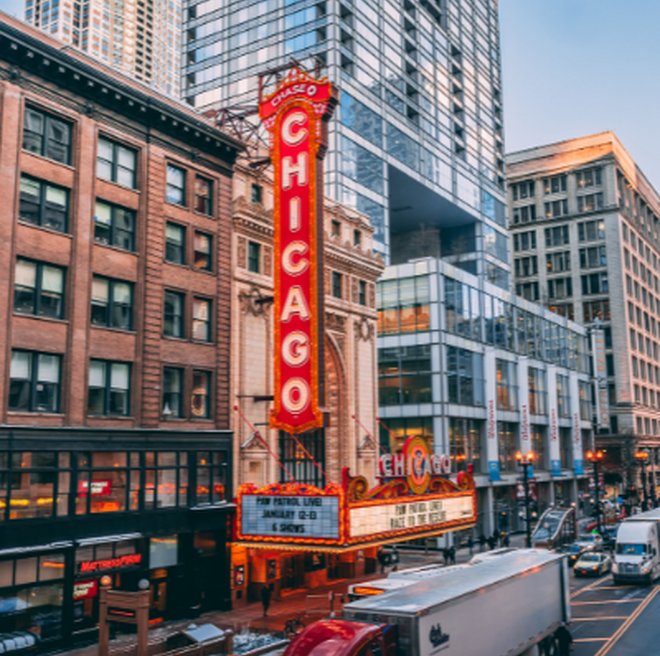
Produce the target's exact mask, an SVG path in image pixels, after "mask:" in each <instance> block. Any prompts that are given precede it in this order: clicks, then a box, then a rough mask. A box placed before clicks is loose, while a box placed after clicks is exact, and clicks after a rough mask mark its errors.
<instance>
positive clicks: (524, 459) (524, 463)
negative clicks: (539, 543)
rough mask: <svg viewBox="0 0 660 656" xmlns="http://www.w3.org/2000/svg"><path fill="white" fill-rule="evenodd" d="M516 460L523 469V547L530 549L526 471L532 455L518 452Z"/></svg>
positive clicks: (530, 527) (531, 453)
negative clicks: (524, 530) (524, 538)
mask: <svg viewBox="0 0 660 656" xmlns="http://www.w3.org/2000/svg"><path fill="white" fill-rule="evenodd" d="M516 460H517V461H518V464H519V465H520V466H521V467H522V468H523V484H524V486H525V524H526V527H525V528H526V533H527V537H526V543H525V546H526V547H527V548H528V549H530V548H531V546H532V526H531V522H530V519H529V479H528V478H527V470H528V469H529V467H530V466H531V465H532V463H533V462H534V453H533V452H532V451H530V452H529V453H527V455H523V454H522V453H520V451H518V453H516Z"/></svg>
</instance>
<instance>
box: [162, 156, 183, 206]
mask: <svg viewBox="0 0 660 656" xmlns="http://www.w3.org/2000/svg"><path fill="white" fill-rule="evenodd" d="M166 199H167V202H168V203H175V204H176V205H185V204H186V171H185V169H182V168H180V167H178V166H174V165H173V164H168V165H167V187H166Z"/></svg>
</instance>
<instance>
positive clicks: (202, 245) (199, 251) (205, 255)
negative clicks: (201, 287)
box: [193, 232, 212, 271]
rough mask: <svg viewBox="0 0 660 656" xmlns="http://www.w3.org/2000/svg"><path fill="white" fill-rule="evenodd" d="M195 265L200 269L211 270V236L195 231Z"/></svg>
mask: <svg viewBox="0 0 660 656" xmlns="http://www.w3.org/2000/svg"><path fill="white" fill-rule="evenodd" d="M194 247H195V248H194V253H193V266H194V267H195V269H198V270H200V271H211V269H212V265H211V236H210V235H205V234H204V233H203V232H195V243H194Z"/></svg>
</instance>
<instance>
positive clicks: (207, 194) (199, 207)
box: [195, 176, 213, 216]
mask: <svg viewBox="0 0 660 656" xmlns="http://www.w3.org/2000/svg"><path fill="white" fill-rule="evenodd" d="M212 190H213V183H212V182H211V181H210V180H207V179H206V178H202V177H200V176H197V177H196V178H195V211H196V212H200V213H201V214H206V215H207V216H211V215H212V214H213V209H212V208H213V205H212V202H211V201H212V198H213V196H212Z"/></svg>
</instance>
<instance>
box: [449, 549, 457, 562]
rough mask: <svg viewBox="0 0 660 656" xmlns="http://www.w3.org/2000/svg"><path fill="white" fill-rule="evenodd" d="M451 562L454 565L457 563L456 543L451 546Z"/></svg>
mask: <svg viewBox="0 0 660 656" xmlns="http://www.w3.org/2000/svg"><path fill="white" fill-rule="evenodd" d="M449 562H450V563H451V564H452V565H455V564H456V547H454V545H452V546H451V547H449Z"/></svg>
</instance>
